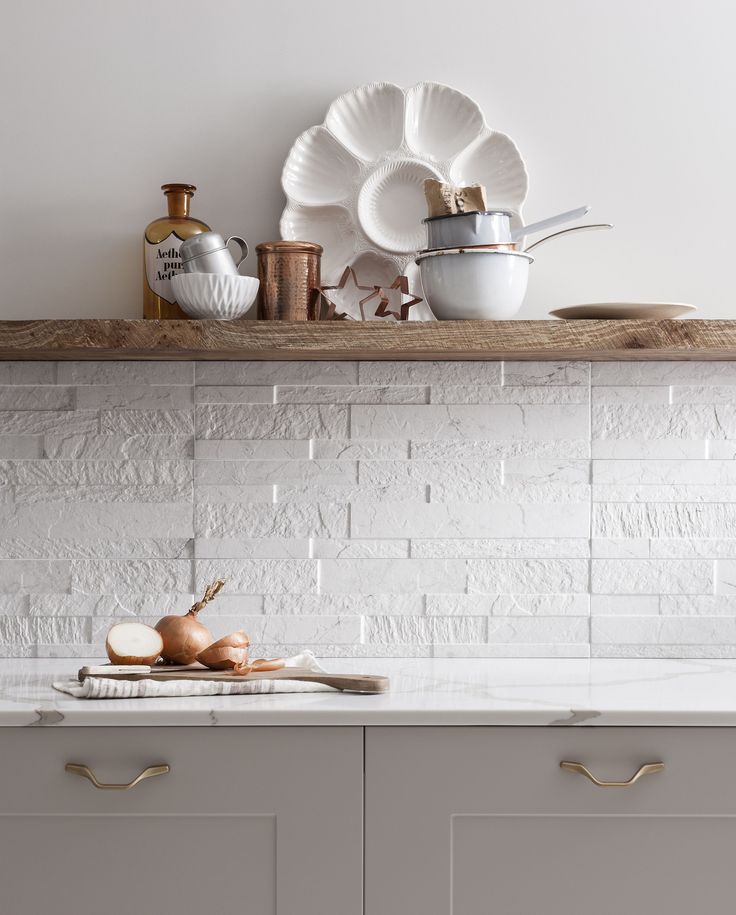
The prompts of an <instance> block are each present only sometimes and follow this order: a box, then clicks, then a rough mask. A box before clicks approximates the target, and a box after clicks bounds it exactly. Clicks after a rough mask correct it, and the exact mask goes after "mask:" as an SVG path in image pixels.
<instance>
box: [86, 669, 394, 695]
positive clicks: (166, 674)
mask: <svg viewBox="0 0 736 915" xmlns="http://www.w3.org/2000/svg"><path fill="white" fill-rule="evenodd" d="M78 677H79V680H80V682H82V681H84V680H85V679H86V678H87V677H102V678H104V679H107V680H159V681H165V680H225V681H230V682H234V683H235V682H237V683H242V682H243V681H244V680H300V681H302V682H306V683H323V684H324V685H325V686H332V687H334V689H339V690H342V691H343V692H349V693H366V694H375V693H385V692H387V691H388V688H389V679H388V677H379V676H373V675H371V674H329V673H318V672H315V671H313V670H308V669H307V668H302V667H282V668H281V669H280V670H263V671H255V672H253V673H250V674H244V675H243V674H235V673H233V672H232V671H230V670H208V669H207V668H206V667H202V666H201V665H199V664H192V665H188V666H185V667H179V666H171V667H168V666H167V667H163V666H161V665H156V666H155V667H145V666H143V665H140V666H139V665H130V666H119V665H115V664H101V665H99V666H97V667H82V668H81V669H80V671H79V674H78Z"/></svg>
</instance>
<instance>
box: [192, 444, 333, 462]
mask: <svg viewBox="0 0 736 915" xmlns="http://www.w3.org/2000/svg"><path fill="white" fill-rule="evenodd" d="M309 456H310V453H309V439H302V440H298V441H289V440H288V439H274V440H270V439H263V440H257V439H256V440H253V441H248V440H242V441H238V440H237V439H230V440H227V439H225V440H217V439H213V440H199V439H198V440H197V441H195V443H194V457H195V458H196V459H197V460H198V461H257V460H264V461H282V460H284V461H297V460H300V459H301V458H308V457H309ZM315 457H317V455H315Z"/></svg>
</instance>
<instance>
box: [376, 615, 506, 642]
mask: <svg viewBox="0 0 736 915" xmlns="http://www.w3.org/2000/svg"><path fill="white" fill-rule="evenodd" d="M365 638H366V641H367V642H372V643H374V644H375V643H378V644H382V645H390V644H392V643H394V642H399V643H402V644H409V645H431V644H435V643H451V644H454V645H462V644H469V645H473V644H482V643H485V642H486V641H487V640H488V622H487V620H486V619H484V618H483V617H480V616H471V617H462V616H449V617H441V616H433V617H421V616H420V617H417V616H370V617H367V618H366V622H365Z"/></svg>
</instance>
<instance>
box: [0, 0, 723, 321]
mask: <svg viewBox="0 0 736 915" xmlns="http://www.w3.org/2000/svg"><path fill="white" fill-rule="evenodd" d="M0 9H1V10H2V29H1V33H0V111H1V112H2V120H3V142H2V158H1V161H0V214H1V215H0V224H1V228H0V269H1V271H2V289H3V295H2V303H1V305H0V316H2V317H4V318H22V317H31V316H35V317H75V316H80V317H81V316H88V317H93V316H97V317H114V316H125V317H135V316H138V315H139V314H140V307H141V305H140V298H141V295H140V276H141V267H140V251H139V244H140V234H141V232H142V230H143V228H144V226H145V225H146V223H147V222H148V221H149V220H150V219H152V218H155V217H156V216H158V215H160V214H161V212H162V209H163V207H162V204H163V199H162V198H161V196H160V192H159V190H158V187H159V185H160V184H161V183H163V182H164V181H172V180H179V181H192V182H194V183H195V184H197V185H198V186H199V188H200V191H199V193H198V195H197V198H196V200H195V207H194V210H195V213H196V214H197V215H200V216H201V217H202V218H203V219H205V220H206V221H208V222H209V223H210V224H211V225H213V227H215V228H217V229H219V230H220V231H223V232H225V233H232V232H239V233H242V234H244V235H245V236H246V237H247V238H248V239H249V241H251V242H252V243H255V242H258V241H262V240H266V239H269V238H273V237H278V231H277V224H278V216H279V214H280V211H281V208H282V203H283V198H282V194H281V190H280V186H279V175H280V171H281V166H282V163H283V160H284V158H285V156H286V154H287V152H288V150H289V148H290V146H291V143H292V141H293V139H294V138H295V137H296V136H297V135H298V134H299V133H300V132H301V131H302V130H304V129H305V128H306V127H309V126H310V125H312V124H316V123H320V122H321V121H322V118H323V116H324V112H325V110H326V108H327V106H328V105H329V103H330V101H331V100H332V99H333V98H334V97H335V96H336V95H338V94H339V93H341V92H343V91H345V90H346V89H349V88H351V87H353V86H356V85H360V84H362V83H365V82H370V81H372V80H377V79H386V80H391V81H394V82H397V83H399V84H402V85H405V86H409V85H412V84H413V83H415V82H417V81H419V80H421V79H433V80H438V81H441V82H446V83H448V84H450V85H453V86H456V87H457V88H459V89H461V90H463V91H465V92H467V93H468V94H470V95H472V96H474V97H475V98H476V99H477V100H478V101H479V102H480V104H481V106H482V107H483V109H484V111H485V113H486V116H487V119H488V121H489V122H490V124H491V125H492V126H494V127H497V128H498V129H500V130H503V131H505V132H507V133H509V134H510V135H511V136H512V137H514V139H515V140H516V142H517V144H518V145H519V147H520V149H521V151H522V154H523V155H524V157H525V159H526V162H527V166H528V168H529V172H530V178H531V188H530V194H529V198H528V203H527V207H526V215H527V217H528V218H535V217H542V216H545V215H548V214H549V213H551V212H555V211H558V210H560V209H565V208H567V207H571V206H575V205H578V204H580V203H583V202H590V203H592V204H593V205H594V210H593V213H592V214H591V215H593V216H595V217H596V218H599V219H604V220H610V221H612V222H614V223H615V224H616V226H617V228H616V231H615V234H613V233H609V234H607V235H606V234H603V233H595V234H593V233H591V234H590V235H589V236H581V237H579V238H574V239H568V240H567V241H566V242H565V243H560V245H559V246H558V247H556V248H553V247H546V248H542V249H540V252H539V257H538V260H537V263H536V264H535V266H534V273H533V279H532V286H531V289H530V294H529V297H528V300H527V305H526V307H525V311H524V314H523V315H522V317H541V316H543V315H545V314H546V312H547V310H548V309H549V308H550V307H554V306H559V305H561V304H568V303H571V302H579V301H596V300H598V301H601V300H604V301H605V300H608V299H611V298H614V297H624V298H627V299H637V298H639V299H653V300H662V299H669V300H675V301H691V302H693V303H695V304H698V305H699V306H700V307H701V308H702V315H703V316H705V317H731V315H732V308H733V305H732V299H733V279H732V271H731V263H732V241H731V219H732V208H733V202H734V190H736V188H735V187H734V185H735V182H736V178H735V177H734V175H735V173H736V168H735V167H734V145H735V141H736V115H734V87H735V86H736V79H735V77H736V56H735V55H734V54H733V47H732V45H733V28H734V25H735V24H736V13H735V12H734V9H735V8H734V7H733V5H732V4H730V3H729V2H727V0H706V2H700V3H698V4H693V3H692V2H688V3H686V2H682V0H617V2H615V3H614V2H610V0H609V2H602V0H554V2H552V0H513V2H509V0H483V2H469V0H453V2H452V3H447V4H440V3H438V2H436V0H433V2H432V3H426V2H423V3H422V2H407V0H370V2H365V3H358V2H354V0H349V2H346V0H343V2H337V0H309V2H305V0H299V2H294V0H280V2H245V0H239V2H238V0H217V2H211V3H204V2H202V0H179V2H177V3H164V2H160V0H118V2H115V3H112V2H109V0H107V2H100V0H64V2H58V0H36V2H34V3H19V2H17V0H2V2H1V6H0Z"/></svg>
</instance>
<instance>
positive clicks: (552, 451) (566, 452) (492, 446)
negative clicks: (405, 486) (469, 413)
mask: <svg viewBox="0 0 736 915" xmlns="http://www.w3.org/2000/svg"><path fill="white" fill-rule="evenodd" d="M547 434H548V435H551V434H552V430H551V429H548V430H547ZM589 456H590V442H589V439H588V437H587V433H586V437H585V438H584V439H574V440H568V439H565V440H562V441H555V440H554V439H551V438H547V439H539V440H538V441H530V440H523V441H515V440H514V439H513V438H511V439H506V440H498V441H493V440H489V439H473V438H471V439H460V438H454V439H452V438H451V439H445V440H442V439H440V440H436V439H431V438H425V439H416V438H415V439H412V442H411V457H412V459H414V458H418V459H423V460H433V461H444V460H481V459H485V460H508V459H510V458H514V459H515V458H536V457H539V458H562V459H564V460H568V459H575V458H587V457H589Z"/></svg>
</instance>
